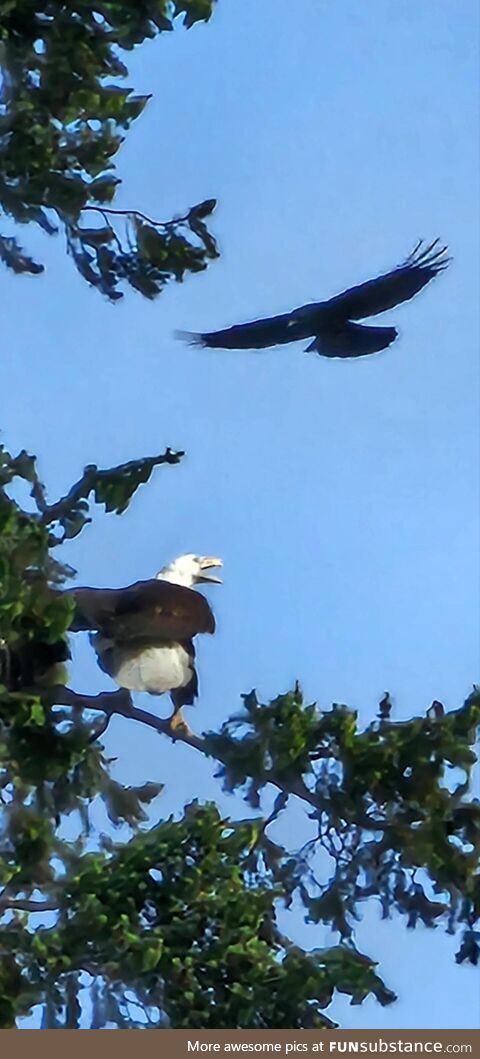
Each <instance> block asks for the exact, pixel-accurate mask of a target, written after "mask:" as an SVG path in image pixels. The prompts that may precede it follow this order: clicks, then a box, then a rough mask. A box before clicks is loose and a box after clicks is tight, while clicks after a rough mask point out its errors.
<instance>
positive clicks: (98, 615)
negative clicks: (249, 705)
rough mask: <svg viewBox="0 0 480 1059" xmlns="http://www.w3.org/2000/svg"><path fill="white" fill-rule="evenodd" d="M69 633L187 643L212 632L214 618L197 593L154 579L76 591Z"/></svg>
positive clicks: (121, 639)
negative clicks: (198, 635)
mask: <svg viewBox="0 0 480 1059" xmlns="http://www.w3.org/2000/svg"><path fill="white" fill-rule="evenodd" d="M72 594H73V596H74V597H75V603H76V612H75V617H74V621H73V623H72V626H71V628H72V630H73V631H74V632H78V631H80V630H82V629H91V630H96V631H98V632H102V633H104V634H105V635H106V636H111V637H112V638H113V639H115V640H116V641H123V642H125V641H132V640H137V639H144V638H149V639H150V638H151V639H152V640H155V639H156V640H172V641H180V642H181V641H183V640H190V639H191V638H192V637H193V636H196V635H197V634H198V633H207V632H208V633H213V632H214V631H215V619H214V616H213V613H212V611H211V609H210V606H209V604H208V602H207V600H206V599H205V597H204V596H202V595H201V594H200V592H195V591H194V590H193V589H191V588H185V587H184V586H183V585H175V584H171V583H170V582H168V581H161V580H157V579H156V578H154V579H151V580H149V581H137V582H136V583H135V584H134V585H129V586H128V588H118V589H116V588H77V589H74V590H73V591H72Z"/></svg>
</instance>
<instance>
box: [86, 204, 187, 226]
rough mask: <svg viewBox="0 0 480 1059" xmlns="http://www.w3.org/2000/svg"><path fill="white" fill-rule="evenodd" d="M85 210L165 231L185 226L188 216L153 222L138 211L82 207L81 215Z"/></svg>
mask: <svg viewBox="0 0 480 1059" xmlns="http://www.w3.org/2000/svg"><path fill="white" fill-rule="evenodd" d="M85 210H90V212H93V213H101V214H102V216H105V215H107V216H108V215H109V214H112V215H113V216H116V217H138V218H139V220H141V221H145V222H146V224H151V225H153V227H154V228H165V230H166V231H168V230H169V229H171V228H175V227H176V225H177V224H186V223H187V221H188V218H189V216H190V214H189V213H186V214H185V216H184V217H174V218H173V220H171V221H154V220H152V218H151V217H147V215H146V214H145V213H141V212H140V210H117V209H112V207H111V206H109V207H108V209H106V207H105V206H82V213H84V211H85ZM80 231H81V229H80Z"/></svg>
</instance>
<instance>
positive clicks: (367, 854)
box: [205, 686, 480, 963]
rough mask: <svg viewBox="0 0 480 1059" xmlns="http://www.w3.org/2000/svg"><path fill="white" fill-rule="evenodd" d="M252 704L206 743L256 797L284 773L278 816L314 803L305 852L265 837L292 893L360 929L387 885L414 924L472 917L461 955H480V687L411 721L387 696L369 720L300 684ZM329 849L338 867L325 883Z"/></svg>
mask: <svg viewBox="0 0 480 1059" xmlns="http://www.w3.org/2000/svg"><path fill="white" fill-rule="evenodd" d="M244 704H245V712H244V714H242V715H240V716H236V717H233V718H232V719H230V720H228V721H226V722H225V724H224V725H223V727H222V730H221V731H220V733H210V734H209V735H208V736H207V737H206V741H205V749H206V750H207V752H209V753H210V754H211V755H212V756H213V757H215V758H217V759H219V760H220V761H221V762H222V765H221V768H220V772H219V774H220V775H221V776H222V777H223V781H224V785H225V786H226V788H227V790H229V791H233V790H234V789H236V788H241V789H242V790H243V792H244V794H245V797H246V798H247V800H248V802H249V803H250V804H251V805H253V806H255V807H257V806H259V805H260V804H261V798H260V795H261V792H262V790H264V788H266V787H267V785H268V784H272V783H273V784H274V785H275V786H277V787H278V788H280V790H281V792H282V794H281V795H280V796H279V799H278V805H277V808H276V811H275V815H276V813H277V812H278V811H280V810H283V809H285V807H286V805H287V802H288V798H289V797H291V796H294V795H296V796H298V797H300V798H302V799H303V800H304V801H305V802H307V804H308V805H309V806H310V808H311V813H310V816H311V819H312V820H314V821H315V824H316V829H317V836H316V837H315V838H313V839H312V841H311V842H309V843H307V846H306V847H305V848H304V849H303V850H302V851H300V853H298V854H293V855H290V854H289V855H286V854H285V851H284V850H280V849H278V848H277V847H275V846H274V845H273V844H271V843H269V842H267V844H266V847H265V856H266V858H267V860H268V862H269V864H270V866H271V868H272V871H273V872H274V875H275V877H276V878H277V877H278V878H279V879H281V881H282V885H283V886H284V887H285V889H286V891H288V893H289V895H290V900H291V899H292V898H293V895H294V893H297V894H298V895H299V896H300V898H301V900H302V901H303V903H304V905H305V909H306V918H307V919H308V920H309V921H312V922H316V923H318V922H323V923H327V924H330V925H332V924H333V925H334V926H335V928H336V929H337V930H338V931H339V933H340V935H341V936H342V937H343V938H351V937H352V934H353V927H354V922H355V919H356V916H357V907H358V903H359V902H361V901H363V900H365V899H367V898H369V897H373V896H376V897H379V898H380V900H381V903H382V908H383V914H384V916H385V917H386V916H388V915H389V914H390V912H391V910H392V909H396V910H397V911H398V912H400V913H401V914H402V915H405V916H406V918H407V925H408V926H409V927H415V926H416V925H417V923H418V922H422V923H423V924H424V925H425V926H427V927H433V926H436V925H437V923H439V922H440V921H442V920H443V921H444V922H445V924H446V926H447V928H448V930H449V931H451V932H453V931H454V929H455V927H456V926H457V925H463V926H464V927H465V933H464V940H463V942H462V947H461V949H460V953H459V955H458V957H457V959H459V960H460V961H463V960H465V959H470V960H471V962H474V963H475V962H476V960H477V959H478V950H477V948H476V947H475V945H476V936H473V935H472V927H473V924H474V923H475V922H476V920H477V919H478V917H479V916H480V875H479V873H478V859H479V853H480V803H479V802H478V801H469V800H466V795H467V793H468V790H469V780H470V774H471V770H472V767H473V765H474V764H475V762H476V756H475V753H474V751H473V749H472V744H473V743H474V742H475V739H476V735H477V732H478V727H479V724H480V689H478V688H475V689H474V691H473V693H472V694H471V695H470V697H469V698H468V699H467V701H466V702H465V703H464V705H463V706H462V707H461V709H459V710H457V711H454V712H452V713H449V714H445V712H444V711H443V709H441V710H438V709H437V710H433V711H432V710H431V709H430V710H428V711H427V715H426V716H425V717H416V718H414V719H413V720H410V721H404V722H400V723H395V722H393V721H391V720H390V719H389V714H390V709H391V703H390V709H389V710H388V711H386V700H382V703H381V704H380V711H379V719H378V720H375V721H373V722H372V723H371V724H370V725H369V726H368V727H367V728H366V729H364V730H363V731H361V730H359V729H358V726H357V714H356V712H355V711H354V710H351V709H349V708H348V707H347V706H340V705H334V706H333V707H332V708H331V710H328V711H319V710H318V709H317V707H316V706H315V705H310V706H305V704H304V702H303V697H302V694H301V691H300V689H299V687H298V686H297V687H296V688H295V689H294V690H293V691H292V692H290V693H289V694H287V695H279V696H278V697H277V698H276V699H274V700H272V702H270V703H269V704H267V705H262V704H260V703H259V702H258V700H257V697H256V695H255V693H254V692H251V693H250V694H249V695H246V696H244ZM435 705H439V704H435ZM449 774H450V775H449ZM320 850H322V851H323V853H324V854H325V855H326V856H327V857H328V859H329V863H330V865H331V867H333V871H332V872H331V874H330V877H329V878H327V880H326V879H325V877H324V878H323V879H322V881H321V882H319V881H318V879H317V876H316V873H315V862H316V858H318V855H319V851H320ZM324 870H325V869H324ZM417 873H420V875H419V876H418V874H417ZM432 891H433V893H434V894H435V895H438V896H437V897H436V898H435V899H433V900H432V898H431V896H429V894H431V893H432ZM465 939H467V942H466V941H465Z"/></svg>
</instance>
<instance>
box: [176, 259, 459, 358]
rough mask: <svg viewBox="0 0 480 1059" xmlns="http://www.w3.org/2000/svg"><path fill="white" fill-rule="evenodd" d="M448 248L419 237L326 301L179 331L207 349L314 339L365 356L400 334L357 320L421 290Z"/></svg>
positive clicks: (327, 350) (314, 347) (312, 347)
mask: <svg viewBox="0 0 480 1059" xmlns="http://www.w3.org/2000/svg"><path fill="white" fill-rule="evenodd" d="M446 250H447V248H446V247H445V246H439V245H438V239H437V240H436V241H435V242H434V243H432V244H431V245H430V246H427V247H426V248H425V249H423V250H422V244H421V242H420V243H418V245H417V246H416V247H415V249H414V250H413V251H412V253H411V254H410V256H409V257H408V258H407V259H406V261H404V262H403V264H402V265H399V266H398V268H395V269H393V270H392V271H391V272H387V273H386V274H385V275H383V276H378V277H377V278H376V279H372V280H367V282H366V283H361V284H359V286H357V287H351V288H350V289H349V290H346V291H343V293H342V294H338V295H336V297H334V298H330V299H329V301H325V302H313V303H311V304H309V305H302V306H300V308H299V309H293V310H292V312H289V313H282V315H281V316H272V317H269V318H266V319H265V320H254V321H253V322H252V323H248V324H238V325H236V326H235V327H227V328H225V329H224V330H223V331H206V332H204V333H203V334H185V333H182V332H180V335H181V336H182V337H184V338H186V339H187V340H189V341H190V342H193V343H194V344H196V345H201V346H206V347H208V348H209V349H266V348H267V347H269V346H277V345H282V344H285V343H286V342H297V341H299V340H305V339H307V338H311V339H313V341H312V342H310V344H309V345H308V346H307V350H306V351H307V352H310V351H315V352H316V353H319V354H320V355H321V356H324V357H363V356H365V355H366V354H368V353H378V352H379V350H381V349H386V348H387V346H390V345H391V343H392V342H394V341H395V339H396V337H397V334H398V332H397V330H396V328H395V327H371V326H368V325H365V324H359V323H356V322H355V321H357V320H363V319H365V318H367V317H369V316H376V315H378V313H383V312H386V311H387V309H393V307H394V306H395V305H399V304H400V303H401V302H405V301H409V299H410V298H413V297H414V296H415V294H418V292H419V291H420V290H422V287H425V286H426V284H427V283H429V282H430V280H431V279H433V278H434V277H435V276H436V275H437V274H438V273H439V272H442V271H443V270H444V269H445V268H446V267H447V265H448V262H449V258H448V257H447V256H446Z"/></svg>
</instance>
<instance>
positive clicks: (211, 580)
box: [156, 554, 223, 588]
mask: <svg viewBox="0 0 480 1059" xmlns="http://www.w3.org/2000/svg"><path fill="white" fill-rule="evenodd" d="M218 566H223V562H222V560H221V559H217V558H216V557H215V556H214V555H192V554H189V555H180V556H179V558H178V559H174V561H173V563H169V565H168V566H163V567H162V569H161V570H159V572H158V574H157V575H156V576H157V578H158V579H159V580H160V581H170V582H171V583H172V584H174V585H184V586H185V588H193V586H194V585H201V584H217V585H221V583H222V581H221V578H220V577H215V576H214V575H213V574H207V573H205V571H206V570H211V569H212V567H218Z"/></svg>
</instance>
